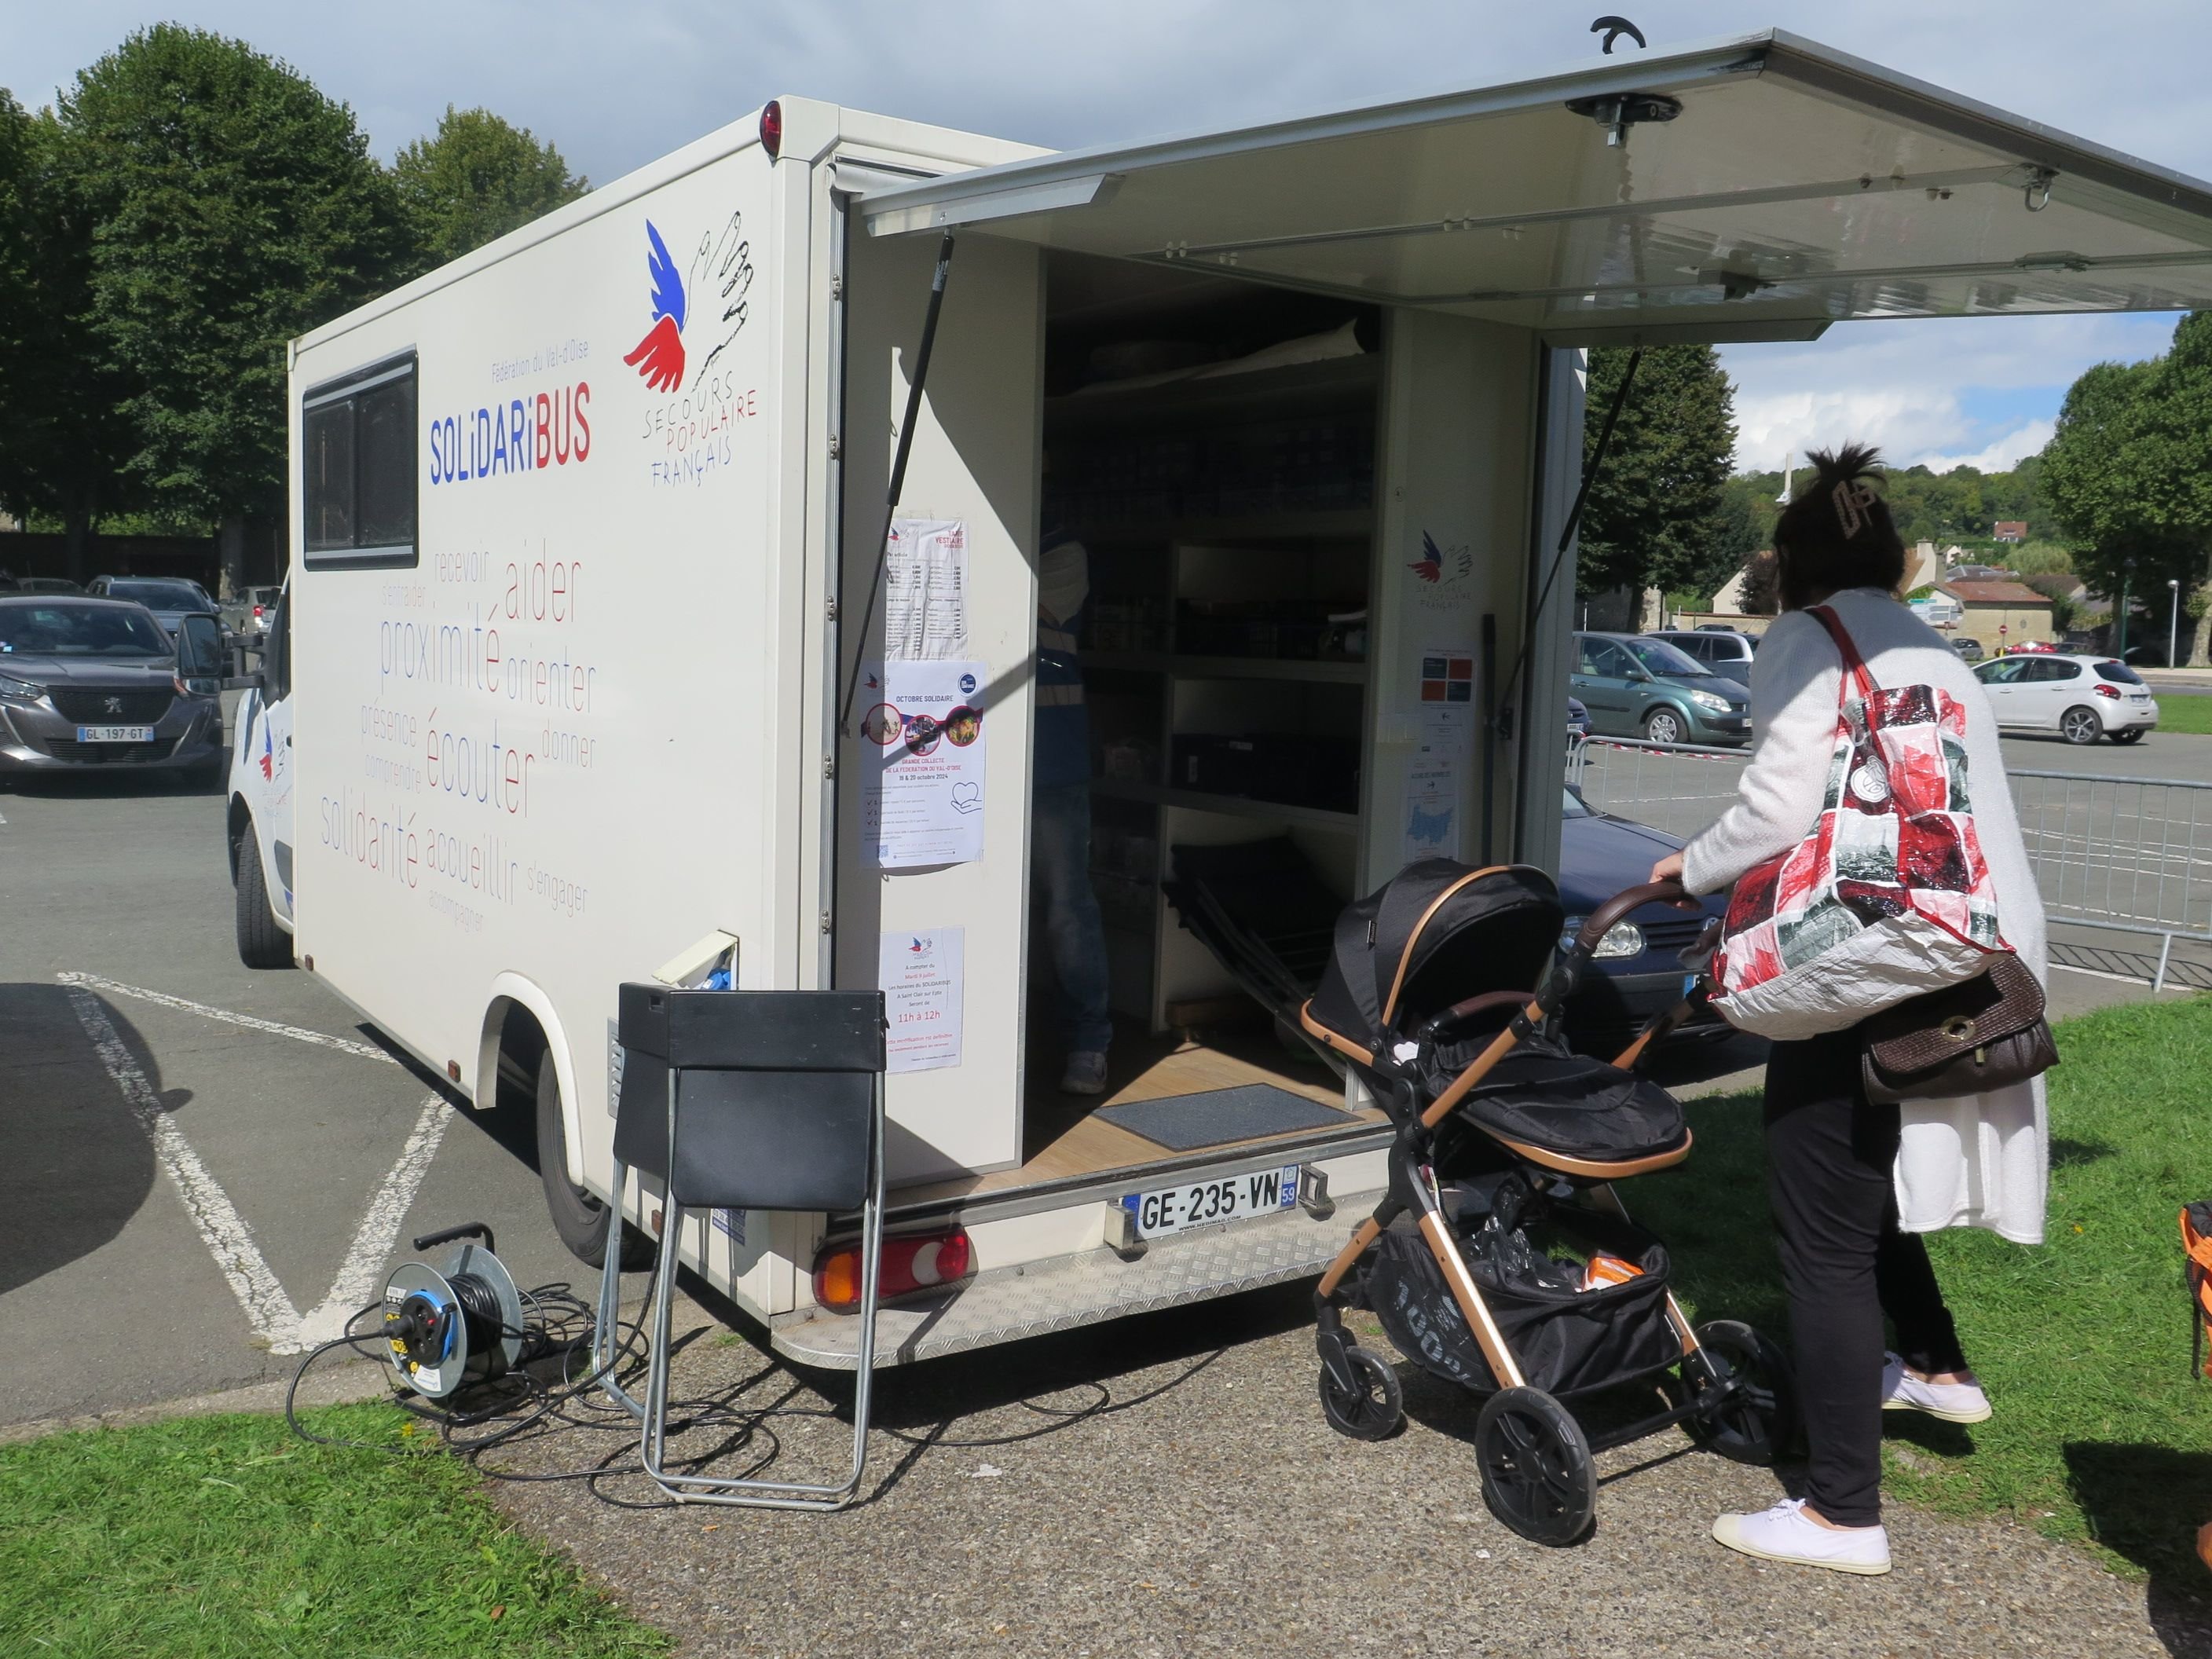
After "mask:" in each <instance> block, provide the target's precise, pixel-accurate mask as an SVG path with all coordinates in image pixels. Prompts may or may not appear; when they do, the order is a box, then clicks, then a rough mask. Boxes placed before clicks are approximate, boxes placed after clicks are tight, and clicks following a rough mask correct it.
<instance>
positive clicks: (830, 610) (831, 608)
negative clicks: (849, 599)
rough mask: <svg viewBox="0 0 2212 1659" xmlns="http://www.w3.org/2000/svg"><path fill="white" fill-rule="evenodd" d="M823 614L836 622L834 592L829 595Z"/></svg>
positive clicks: (835, 598) (835, 597)
mask: <svg viewBox="0 0 2212 1659" xmlns="http://www.w3.org/2000/svg"><path fill="white" fill-rule="evenodd" d="M824 614H825V615H827V616H828V617H829V620H830V621H831V622H836V620H837V596H836V594H835V593H832V594H831V595H830V596H829V601H828V603H827V605H826V607H825V611H824Z"/></svg>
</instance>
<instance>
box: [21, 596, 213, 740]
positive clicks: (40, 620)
mask: <svg viewBox="0 0 2212 1659" xmlns="http://www.w3.org/2000/svg"><path fill="white" fill-rule="evenodd" d="M221 676H222V646H221V640H220V637H219V635H217V634H216V628H215V619H214V618H213V617H197V616H196V617H186V618H184V619H183V620H182V621H181V622H180V623H179V634H178V637H177V638H176V639H174V640H172V639H171V638H170V637H169V635H167V633H166V632H165V631H164V630H163V629H162V627H161V623H158V622H156V621H155V620H154V615H153V613H152V612H151V611H148V610H147V609H146V607H145V606H143V605H131V604H128V603H126V602H125V601H124V600H121V599H76V598H68V597H63V596H59V595H46V594H30V593H5V594H0V776H17V777H20V776H22V775H27V774H29V773H34V772H39V773H52V772H64V771H81V770H84V769H88V768H98V769H100V770H103V771H156V770H183V769H204V770H206V771H208V772H210V773H213V772H216V771H217V770H219V769H220V768H221V767H222V758H223V756H222V696H221V693H222V678H221Z"/></svg>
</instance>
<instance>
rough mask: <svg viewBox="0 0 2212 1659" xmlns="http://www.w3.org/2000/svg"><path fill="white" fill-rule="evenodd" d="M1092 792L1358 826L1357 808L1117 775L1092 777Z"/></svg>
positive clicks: (1278, 819)
mask: <svg viewBox="0 0 2212 1659" xmlns="http://www.w3.org/2000/svg"><path fill="white" fill-rule="evenodd" d="M1091 793H1092V794H1094V795H1103V796H1104V797H1106V798H1107V799H1109V800H1141V801H1149V802H1151V803H1152V805H1156V806H1180V807H1183V808H1185V809H1187V810H1188V811H1194V812H1219V813H1222V814H1224V815H1225V816H1227V817H1237V818H1265V819H1267V820H1268V821H1269V822H1271V823H1303V824H1308V825H1310V826H1311V827H1312V828H1314V829H1340V830H1342V831H1344V832H1345V833H1346V835H1356V834H1357V833H1358V829H1359V814H1358V813H1357V812H1332V811H1329V810H1328V808H1326V807H1322V806H1293V805H1289V804H1287V803H1285V802H1283V801H1273V800H1255V799H1253V798H1252V797H1251V796H1249V795H1209V794H1207V793H1205V792H1204V791H1202V790H1198V789H1170V788H1167V787H1164V786H1162V785H1159V784H1156V783H1129V782H1126V781H1122V780H1121V779H1118V778H1096V779H1093V780H1092V781H1091Z"/></svg>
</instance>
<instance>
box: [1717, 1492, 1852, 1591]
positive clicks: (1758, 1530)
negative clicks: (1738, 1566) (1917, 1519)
mask: <svg viewBox="0 0 2212 1659" xmlns="http://www.w3.org/2000/svg"><path fill="white" fill-rule="evenodd" d="M1804 1508H1805V1500H1804V1499H1803V1498H1784V1499H1783V1500H1782V1501H1781V1502H1780V1503H1779V1504H1776V1505H1775V1506H1774V1507H1773V1508H1772V1509H1771V1510H1760V1511H1759V1513H1758V1514H1757V1515H1724V1516H1721V1518H1720V1519H1719V1520H1717V1521H1716V1522H1713V1541H1714V1542H1715V1543H1717V1544H1725V1545H1727V1546H1728V1547H1729V1548H1730V1549H1732V1550H1735V1551H1736V1552H1737V1553H1740V1554H1743V1555H1753V1556H1757V1557H1758V1558H1759V1559H1760V1560H1762V1561H1791V1562H1795V1563H1796V1565H1799V1566H1805V1567H1829V1568H1832V1569H1833V1570H1834V1571H1838V1572H1857V1573H1865V1574H1868V1575H1869V1576H1871V1575H1873V1574H1875V1573H1883V1572H1887V1571H1889V1534H1887V1532H1884V1531H1883V1530H1882V1529H1881V1528H1880V1527H1824V1526H1822V1525H1821V1524H1820V1522H1818V1521H1809V1520H1808V1519H1806V1517H1805V1515H1804V1513H1803V1511H1804Z"/></svg>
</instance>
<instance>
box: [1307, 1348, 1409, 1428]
mask: <svg viewBox="0 0 2212 1659" xmlns="http://www.w3.org/2000/svg"><path fill="white" fill-rule="evenodd" d="M1344 1358H1345V1359H1346V1363H1347V1364H1350V1365H1351V1367H1352V1375H1353V1376H1357V1377H1358V1379H1359V1382H1360V1385H1361V1386H1360V1387H1359V1388H1358V1389H1350V1390H1347V1389H1343V1388H1340V1386H1338V1383H1337V1381H1336V1379H1335V1378H1334V1377H1333V1376H1330V1375H1329V1374H1328V1367H1326V1366H1323V1367H1322V1374H1321V1409H1322V1416H1324V1417H1326V1418H1328V1425H1329V1427H1331V1428H1332V1429H1334V1430H1335V1431H1337V1432H1338V1433H1339V1434H1342V1435H1349V1436H1350V1437H1352V1439H1354V1440H1387V1439H1388V1438H1389V1437H1390V1436H1392V1435H1394V1434H1395V1433H1397V1432H1398V1428H1399V1425H1401V1424H1402V1423H1404V1422H1405V1420H1406V1407H1405V1392H1404V1390H1403V1389H1400V1388H1399V1386H1398V1373H1397V1372H1395V1371H1394V1370H1391V1369H1390V1368H1389V1366H1388V1365H1386V1364H1383V1361H1382V1359H1381V1358H1380V1357H1378V1356H1377V1355H1376V1354H1373V1353H1370V1352H1368V1351H1367V1350H1366V1349H1365V1348H1357V1347H1346V1349H1345V1351H1344Z"/></svg>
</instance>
